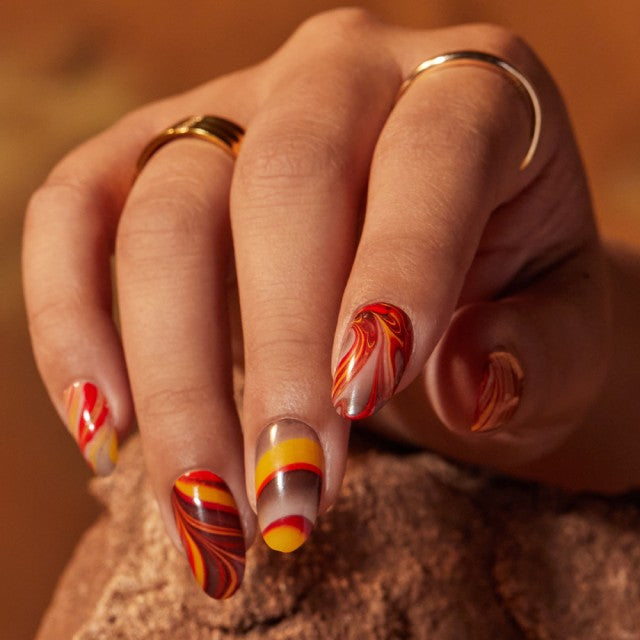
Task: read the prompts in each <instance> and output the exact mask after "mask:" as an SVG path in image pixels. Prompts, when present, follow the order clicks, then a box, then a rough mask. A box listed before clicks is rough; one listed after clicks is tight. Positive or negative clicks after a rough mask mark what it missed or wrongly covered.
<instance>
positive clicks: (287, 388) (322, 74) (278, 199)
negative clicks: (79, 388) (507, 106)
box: [231, 23, 398, 552]
mask: <svg viewBox="0 0 640 640" xmlns="http://www.w3.org/2000/svg"><path fill="white" fill-rule="evenodd" d="M328 33H330V32H329V31H328V30H327V29H324V28H322V25H321V24H319V23H316V24H311V25H307V26H305V27H304V28H303V34H302V35H299V36H298V37H297V38H296V36H294V38H293V39H292V40H291V41H290V42H289V44H288V45H287V47H285V49H284V50H283V51H281V52H280V54H279V55H278V56H276V58H275V59H274V61H273V62H272V63H271V64H272V67H271V72H272V78H273V80H272V82H271V84H270V91H269V92H268V95H267V97H266V99H265V100H264V103H263V104H262V105H261V108H260V111H259V113H258V115H256V117H255V118H254V119H253V120H252V122H251V126H250V129H249V131H248V132H247V136H246V138H245V140H244V142H243V148H242V153H241V154H240V157H239V158H238V162H237V166H236V171H235V174H234V180H233V184H232V192H231V221H232V230H233V236H234V249H235V252H236V263H237V269H238V285H239V293H240V305H241V311H242V325H243V337H244V341H245V387H244V403H243V427H244V434H245V445H246V446H245V465H246V468H247V492H248V495H249V496H250V499H252V498H253V496H255V497H256V507H257V513H258V520H259V527H260V530H261V532H262V535H263V537H264V539H265V541H266V542H267V544H268V545H269V546H271V547H272V548H274V549H277V550H280V551H284V552H288V551H292V550H294V549H295V548H297V547H298V546H299V545H300V544H302V543H303V542H304V540H305V539H306V537H307V536H308V534H309V532H310V530H311V527H312V526H313V522H314V520H315V518H316V515H317V512H318V510H319V509H320V510H322V509H323V508H325V507H326V506H328V505H329V504H331V503H332V502H333V500H334V499H335V497H336V494H337V492H338V489H339V486H340V483H341V481H342V475H343V471H344V464H345V459H346V448H347V440H348V428H347V423H346V422H345V421H344V420H342V419H341V418H339V417H338V416H337V415H336V412H335V410H334V408H333V407H332V405H331V401H330V394H329V388H330V382H331V380H330V353H331V345H332V341H333V333H334V328H335V320H336V317H337V313H338V309H339V305H340V299H341V295H342V291H343V289H344V284H345V282H346V280H347V277H348V274H349V270H350V267H351V262H352V259H353V254H354V251H355V246H356V242H357V233H358V209H359V207H360V205H361V201H362V197H363V193H364V189H365V186H366V181H367V175H368V166H369V163H370V159H371V155H372V152H373V148H374V146H375V142H376V138H377V134H378V132H379V130H380V128H381V127H382V125H383V123H384V120H385V118H386V116H387V114H388V112H389V109H390V108H391V105H392V104H393V99H394V96H395V91H396V89H397V86H398V82H397V69H396V68H395V66H394V65H392V64H390V63H389V59H388V57H385V56H383V55H382V54H380V55H378V56H376V55H375V54H374V55H372V52H371V50H370V49H367V50H366V51H364V50H363V46H362V45H361V44H359V43H358V42H353V44H352V45H351V46H348V47H345V44H344V38H343V36H344V34H340V33H339V31H338V32H336V31H334V32H331V35H327V34H328ZM352 40H353V39H352ZM299 44H300V46H298V45H299ZM302 46H304V55H303V54H302V52H301V48H302ZM309 51H313V52H314V54H313V55H309V54H308V52H309ZM301 61H304V62H303V63H302V62H301ZM378 80H379V81H378ZM327 96H330V99H329V98H328V97H327ZM324 372H326V376H325V375H322V373H324ZM319 373H320V375H319ZM254 468H255V472H254V471H253V470H254Z"/></svg>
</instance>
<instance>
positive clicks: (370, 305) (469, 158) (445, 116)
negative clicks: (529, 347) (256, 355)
mask: <svg viewBox="0 0 640 640" xmlns="http://www.w3.org/2000/svg"><path fill="white" fill-rule="evenodd" d="M453 48H455V47H453ZM528 67H531V69H529V68H528ZM523 71H524V73H525V75H527V76H529V77H531V76H533V77H535V78H540V77H543V76H542V74H541V73H540V72H539V71H538V70H537V67H536V66H535V64H534V63H532V62H530V63H529V65H528V66H527V64H524V69H523ZM541 82H542V81H541ZM537 90H538V91H539V93H540V99H541V102H542V104H543V113H545V114H546V112H547V109H548V110H550V111H551V107H552V106H555V102H554V97H553V92H552V90H551V89H550V88H549V87H548V86H547V85H546V84H545V83H544V82H542V86H541V87H540V88H537ZM557 117H559V116H557ZM549 120H550V122H546V120H545V124H546V126H547V130H546V132H543V139H542V140H541V144H540V148H539V151H538V153H539V156H538V157H536V158H534V165H535V166H534V168H533V170H532V171H533V173H532V174H529V175H525V174H526V172H524V173H521V172H520V171H519V170H518V167H519V165H520V162H521V160H522V158H523V157H524V155H525V152H526V150H527V146H528V144H529V132H530V128H531V120H530V114H529V112H528V105H527V103H526V102H525V101H524V100H523V99H522V96H521V95H520V93H519V92H518V90H517V89H516V88H515V87H514V86H513V84H512V83H511V82H509V81H508V80H506V79H505V78H504V77H503V76H502V75H501V74H498V73H495V72H494V71H492V70H491V69H487V68H483V67H476V66H470V67H465V66H460V67H450V68H446V69H445V68H443V69H442V70H439V71H437V72H432V73H431V74H426V75H424V76H423V77H418V78H417V79H416V80H415V81H414V83H413V84H412V85H411V86H410V87H409V89H408V91H406V93H405V94H404V95H403V96H402V97H401V99H400V100H399V101H398V103H397V104H396V106H395V107H394V109H393V111H392V113H391V114H390V116H389V118H388V120H387V122H386V124H385V127H384V129H383V131H382V132H381V134H380V138H379V141H378V144H377V147H376V151H375V154H374V157H373V161H372V168H371V178H370V186H369V193H368V202H367V212H366V218H365V224H364V228H363V232H362V237H361V239H360V243H359V246H358V252H357V255H356V257H355V260H354V264H353V269H352V271H351V276H350V278H349V282H348V284H347V286H346V289H345V294H344V298H343V301H342V307H341V312H340V317H339V320H338V330H337V336H336V342H335V344H334V360H333V364H334V386H333V401H334V404H335V406H336V408H337V409H338V411H339V412H340V413H341V414H342V415H344V416H345V417H350V418H354V419H355V418H365V417H367V416H369V415H371V413H373V412H374V411H376V410H377V409H379V408H380V407H381V406H382V405H383V404H384V403H385V402H387V401H388V400H389V398H391V396H392V395H393V394H394V393H395V391H396V389H397V388H402V387H404V386H406V385H407V384H408V383H409V382H410V381H411V380H412V379H413V378H415V376H417V375H418V374H419V373H420V371H421V370H422V368H423V366H424V364H425V362H426V361H427V358H428V357H429V355H430V354H431V352H432V350H433V349H434V347H435V345H436V343H437V342H438V340H439V339H440V337H441V336H442V335H443V333H444V331H445V329H446V327H447V326H448V324H449V322H450V320H451V317H452V314H453V312H454V310H455V308H456V306H457V304H458V301H459V299H460V297H461V295H462V294H463V292H464V293H465V294H466V295H471V296H472V297H473V298H474V299H477V298H476V297H475V296H477V295H478V294H480V295H482V296H489V297H492V296H496V295H499V293H500V292H501V291H502V290H503V289H504V287H505V286H506V285H507V284H508V283H509V282H510V280H511V278H513V277H514V276H515V271H511V272H509V271H507V272H506V273H504V272H503V273H500V274H499V275H500V277H499V278H497V279H496V278H481V277H480V276H478V278H477V279H478V280H482V286H480V285H479V284H476V283H475V281H474V277H475V275H477V274H479V271H477V273H476V272H474V270H473V269H472V266H473V265H474V259H475V257H476V254H477V253H478V251H479V250H481V249H482V247H481V244H482V241H483V237H484V232H485V229H486V227H487V224H488V222H489V220H490V216H491V215H492V213H493V212H494V211H495V210H496V209H498V208H499V207H500V206H502V205H504V204H505V203H507V202H509V201H510V200H511V199H513V198H515V197H516V195H517V194H518V193H519V192H520V191H521V190H522V189H523V188H524V186H525V184H526V183H525V180H527V179H528V180H531V179H532V176H533V175H535V170H536V168H537V170H538V171H539V170H540V167H541V166H543V165H544V164H545V162H547V161H548V158H549V154H550V153H551V148H552V147H551V144H550V142H549V141H548V137H547V136H548V135H550V133H551V132H554V131H556V130H557V129H558V128H559V127H558V123H557V122H554V116H553V115H552V116H550V118H549ZM495 158H500V162H495ZM577 173H578V172H577V169H575V168H574V171H573V174H574V175H576V174H577ZM521 208H522V207H521ZM583 215H585V216H586V214H585V213H584V210H583ZM514 224H517V223H514V222H513V221H508V222H507V223H505V224H503V225H502V228H499V229H497V234H495V235H494V237H495V236H496V235H497V237H498V238H500V239H504V235H503V231H504V230H505V229H506V228H511V225H514ZM492 231H495V229H492ZM557 240H558V238H557V236H554V241H557ZM512 242H513V244H514V246H515V247H517V251H518V252H520V253H519V255H520V256H522V254H525V255H526V258H525V261H526V260H527V259H529V258H530V257H531V256H532V255H535V254H536V252H538V251H540V250H541V249H542V247H541V246H540V245H536V244H535V243H533V242H531V241H530V238H525V237H523V236H518V235H517V234H516V235H515V238H514V239H513V240H512ZM472 284H473V287H472V286H471V285H472ZM471 289H473V292H471Z"/></svg>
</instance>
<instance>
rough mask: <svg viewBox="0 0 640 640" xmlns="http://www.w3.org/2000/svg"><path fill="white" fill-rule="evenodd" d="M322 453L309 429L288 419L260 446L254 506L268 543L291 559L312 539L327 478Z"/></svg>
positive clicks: (273, 427) (269, 429)
mask: <svg viewBox="0 0 640 640" xmlns="http://www.w3.org/2000/svg"><path fill="white" fill-rule="evenodd" d="M323 460H324V459H323V455H322V448H321V446H320V443H319V442H318V437H317V436H316V434H315V432H314V430H313V429H312V428H311V427H309V426H308V425H306V424H304V423H303V422H300V421H299V420H293V419H291V418H285V419H282V420H278V422H275V423H274V424H271V425H269V426H268V427H267V428H266V429H265V430H264V431H263V432H262V433H261V434H260V437H259V438H258V442H257V444H256V506H257V510H258V524H259V526H260V531H261V532H262V537H263V538H264V541H265V542H266V543H267V545H269V547H271V548H272V549H275V550H276V551H281V552H283V553H289V552H291V551H295V550H296V549H297V548H298V547H300V546H301V545H302V544H304V542H305V541H306V540H307V538H308V537H309V534H310V533H311V530H312V528H313V525H314V523H315V520H316V517H317V515H318V503H319V502H320V491H321V489H322V477H323V473H324V462H323Z"/></svg>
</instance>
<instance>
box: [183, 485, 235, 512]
mask: <svg viewBox="0 0 640 640" xmlns="http://www.w3.org/2000/svg"><path fill="white" fill-rule="evenodd" d="M175 486H176V489H178V491H180V492H181V493H184V495H186V496H189V497H190V498H193V500H194V502H197V501H198V500H202V501H203V502H208V503H212V504H219V505H223V506H226V507H232V508H233V509H237V506H236V501H235V500H234V499H233V496H232V495H231V493H230V492H229V491H224V490H223V489H216V488H215V487H208V486H207V485H203V484H200V483H198V482H189V481H185V480H182V479H179V480H177V481H176V484H175Z"/></svg>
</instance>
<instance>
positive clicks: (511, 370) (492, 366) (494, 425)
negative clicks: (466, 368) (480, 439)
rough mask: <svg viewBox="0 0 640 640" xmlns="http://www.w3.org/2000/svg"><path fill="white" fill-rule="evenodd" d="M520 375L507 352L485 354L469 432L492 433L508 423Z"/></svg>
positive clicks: (517, 395)
mask: <svg viewBox="0 0 640 640" xmlns="http://www.w3.org/2000/svg"><path fill="white" fill-rule="evenodd" d="M523 380H524V372H523V371H522V367H521V366H520V363H519V362H518V360H517V358H516V357H515V356H513V355H512V354H511V353H509V352H508V351H503V350H496V351H493V352H491V353H490V354H489V357H488V358H487V364H486V365H485V371H484V375H483V378H482V382H481V384H480V394H479V396H478V403H477V405H476V412H475V415H474V420H473V425H472V426H471V431H492V430H494V429H498V428H499V427H501V426H502V425H504V424H505V423H506V422H508V421H509V420H510V419H511V417H512V416H513V414H514V413H515V411H516V409H517V408H518V404H519V403H520V398H521V396H522V383H523Z"/></svg>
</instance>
